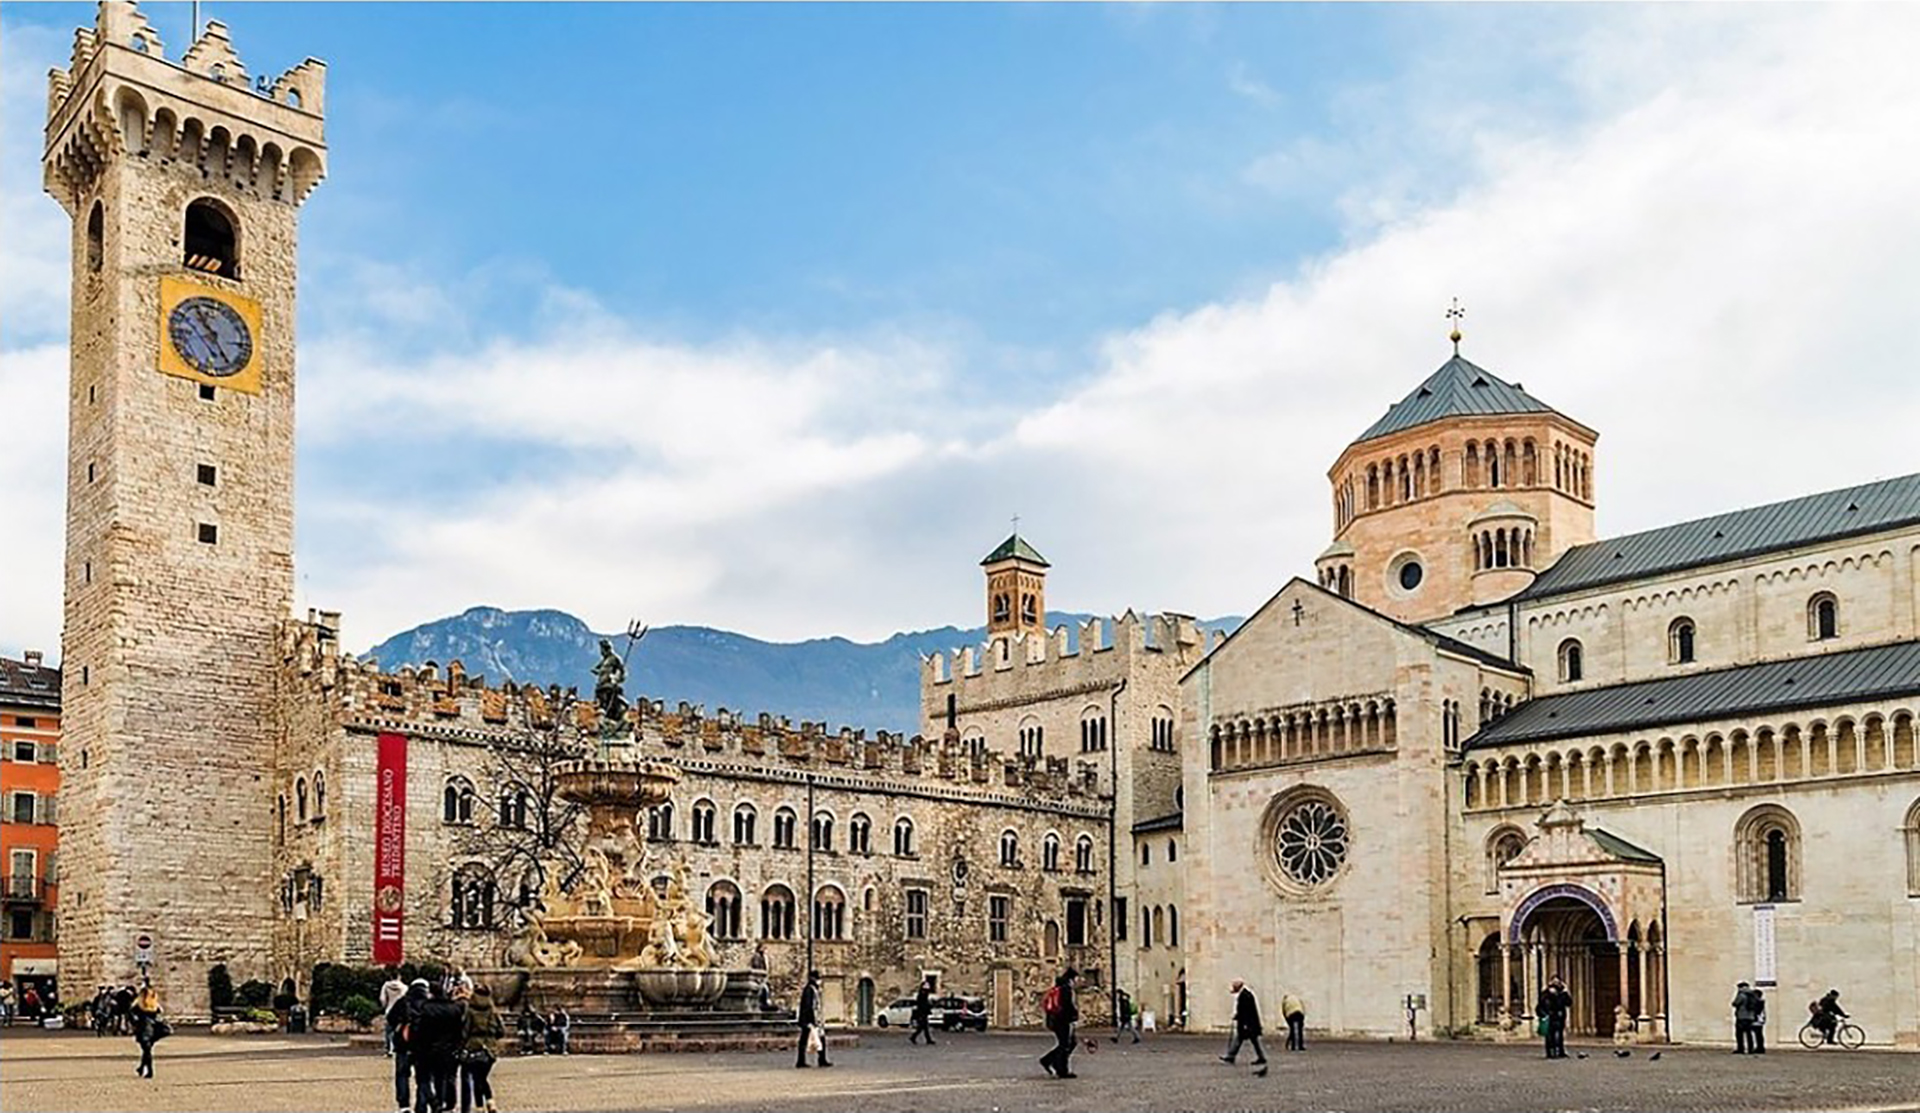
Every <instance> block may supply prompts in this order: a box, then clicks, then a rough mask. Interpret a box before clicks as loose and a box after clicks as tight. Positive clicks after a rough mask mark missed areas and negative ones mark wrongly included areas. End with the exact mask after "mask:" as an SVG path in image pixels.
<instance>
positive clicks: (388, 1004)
mask: <svg viewBox="0 0 1920 1113" xmlns="http://www.w3.org/2000/svg"><path fill="white" fill-rule="evenodd" d="M406 995H407V983H405V982H403V981H401V980H400V971H399V970H398V969H397V968H395V967H392V966H389V967H387V980H386V981H385V982H383V983H381V985H380V1015H381V1016H383V1017H384V1016H386V1015H387V1014H388V1013H390V1012H392V1011H393V1006H394V1003H395V1002H397V1001H399V1000H400V999H401V998H402V997H405V996H406ZM386 1029H387V1058H389V1059H391V1058H393V1025H391V1024H388V1025H387V1026H386Z"/></svg>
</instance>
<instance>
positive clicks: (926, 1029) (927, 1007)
mask: <svg viewBox="0 0 1920 1113" xmlns="http://www.w3.org/2000/svg"><path fill="white" fill-rule="evenodd" d="M932 1023H933V978H932V977H931V976H928V977H926V978H922V979H921V980H920V989H919V991H918V992H916V993H915V994H914V995H913V1034H912V1035H910V1036H908V1037H907V1042H908V1043H919V1042H920V1037H921V1036H925V1037H927V1046H928V1047H932V1046H933V1029H932V1028H931V1027H930V1025H931V1024H932Z"/></svg>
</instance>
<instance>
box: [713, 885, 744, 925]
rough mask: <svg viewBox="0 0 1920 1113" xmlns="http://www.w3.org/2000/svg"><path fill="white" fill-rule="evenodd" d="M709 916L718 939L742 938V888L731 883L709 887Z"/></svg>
mask: <svg viewBox="0 0 1920 1113" xmlns="http://www.w3.org/2000/svg"><path fill="white" fill-rule="evenodd" d="M707 916H708V917H709V918H710V919H711V920H712V921H713V923H712V931H713V935H714V938H716V939H738V938H740V888H739V886H737V885H735V884H734V883H733V882H731V881H716V882H714V883H713V884H712V885H709V886H708V887H707Z"/></svg>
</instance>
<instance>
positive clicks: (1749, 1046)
mask: <svg viewBox="0 0 1920 1113" xmlns="http://www.w3.org/2000/svg"><path fill="white" fill-rule="evenodd" d="M1753 1022H1754V1004H1753V987H1752V986H1751V985H1748V984H1747V983H1746V982H1741V983H1740V984H1739V985H1738V986H1736V987H1734V991H1733V1053H1734V1054H1735V1055H1746V1054H1749V1053H1751V1052H1752V1051H1753Z"/></svg>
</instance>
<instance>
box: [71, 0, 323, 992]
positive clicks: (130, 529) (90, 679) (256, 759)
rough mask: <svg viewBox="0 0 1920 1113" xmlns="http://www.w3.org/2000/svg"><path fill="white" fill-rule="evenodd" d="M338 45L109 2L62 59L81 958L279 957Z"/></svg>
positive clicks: (189, 964)
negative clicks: (283, 44) (257, 72)
mask: <svg viewBox="0 0 1920 1113" xmlns="http://www.w3.org/2000/svg"><path fill="white" fill-rule="evenodd" d="M325 74H326V68H325V66H324V64H322V63H320V62H318V61H314V60H312V59H309V60H307V61H305V62H302V63H301V64H300V65H298V66H295V67H294V68H293V69H291V70H288V71H287V72H286V73H284V74H282V75H280V76H279V77H278V78H277V79H274V80H271V81H269V80H265V79H261V80H258V81H256V80H255V79H254V78H253V77H252V76H251V75H249V74H248V72H247V70H246V68H245V66H243V65H242V64H241V61H240V59H239V57H238V56H237V55H236V54H235V53H234V50H233V47H232V45H231V44H230V43H229V42H228V39H227V32H226V29H225V28H224V27H223V26H222V25H220V24H219V23H209V24H207V26H206V28H205V30H204V32H203V33H201V35H200V38H199V39H198V41H196V42H194V43H193V44H192V45H191V46H190V47H189V48H188V50H187V51H186V53H185V55H184V56H183V57H182V58H181V59H180V60H179V61H177V62H175V61H171V60H169V59H168V58H167V57H166V55H165V53H164V51H163V49H162V44H161V42H160V40H159V38H158V37H157V36H156V35H155V34H154V32H153V29H152V28H151V27H150V26H149V25H148V23H147V20H146V18H145V17H144V16H142V15H141V14H140V12H139V11H138V10H137V9H136V8H135V6H134V5H133V4H131V3H126V2H108V3H102V4H101V5H100V7H99V12H98V16H97V19H96V22H95V25H94V26H93V27H92V28H82V29H80V30H79V31H77V32H76V33H75V35H74V46H73V61H72V68H71V69H67V70H61V69H55V70H53V71H52V73H51V74H50V75H49V79H48V91H47V93H48V95H47V127H46V147H45V155H44V156H43V169H44V175H45V185H46V190H47V192H48V193H49V194H51V195H52V196H53V198H54V199H55V200H56V201H58V202H59V203H60V205H61V207H62V208H64V209H66V211H67V214H68V215H69V216H70V217H72V219H73V291H72V342H71V359H72V381H71V384H70V386H69V392H68V410H69V425H68V440H67V445H68V448H67V453H68V460H67V550H66V557H67V559H66V585H65V588H66V606H65V616H64V617H65V629H64V631H63V634H62V654H63V660H62V673H63V676H64V691H63V694H62V695H63V701H64V704H63V710H64V717H63V726H64V728H65V732H64V738H63V740H62V741H63V744H62V746H61V748H60V749H61V754H60V764H61V774H62V778H63V786H62V793H61V795H62V800H61V805H62V806H61V817H60V818H61V826H62V831H61V839H60V841H61V846H60V851H61V862H62V867H63V868H62V869H61V871H60V872H61V884H62V887H63V889H64V892H63V893H62V894H61V901H60V904H61V914H62V915H61V926H60V977H61V982H62V984H63V985H65V986H67V987H69V995H70V996H73V997H75V998H77V997H78V996H80V995H81V994H82V993H84V992H85V991H87V990H88V989H90V987H92V986H94V985H96V984H99V983H101V982H106V981H119V980H124V979H127V978H130V977H133V976H135V975H136V973H137V971H136V967H135V957H136V955H135V948H136V942H137V941H138V940H139V938H140V937H141V936H142V935H146V936H150V937H151V940H152V944H153V946H152V958H153V964H152V976H153V979H154V981H155V983H156V984H157V985H158V986H159V987H160V989H161V992H162V994H163V995H164V997H165V1000H166V1002H167V1005H168V1007H169V1008H170V1010H172V1011H173V1012H174V1013H176V1014H178V1015H184V1016H194V1015H205V1014H206V1012H207V979H206V974H207V968H208V967H209V966H211V965H212V964H214V963H216V962H222V961H225V962H228V963H229V964H231V967H232V969H233V972H234V974H235V979H236V980H240V979H241V978H244V977H249V976H257V975H260V974H263V973H264V972H265V952H266V948H267V941H268V934H269V931H268V928H269V923H270V918H271V914H272V901H273V899H274V896H273V891H272V886H271V884H270V879H269V870H270V861H271V858H272V855H271V849H272V848H271V842H270V840H271V839H272V837H273V823H272V811H271V799H272V797H271V793H270V791H269V788H270V777H271V770H270V762H271V758H272V754H273V746H274V738H273V730H274V728H273V723H274V722H275V721H276V715H275V712H274V704H273V700H274V690H273V683H274V682H273V678H274V669H275V664H276V661H277V660H278V657H279V646H278V640H277V639H278V633H279V627H280V624H281V622H282V621H283V620H284V619H285V618H286V617H287V614H288V611H289V608H290V607H291V604H292V593H293V450H294V438H293V416H294V401H293V399H294V394H293V392H294V341H293V327H294V286H295V274H296V269H295V254H294V245H295V233H296V228H297V224H298V217H299V207H300V204H301V202H303V201H304V200H305V199H306V197H307V195H308V194H309V193H310V192H311V191H312V190H313V188H314V187H315V186H316V185H318V184H319V182H320V179H321V177H322V176H323V175H324V173H325V167H326V147H325V145H324V141H323V135H322V115H323V111H324V104H325Z"/></svg>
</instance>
